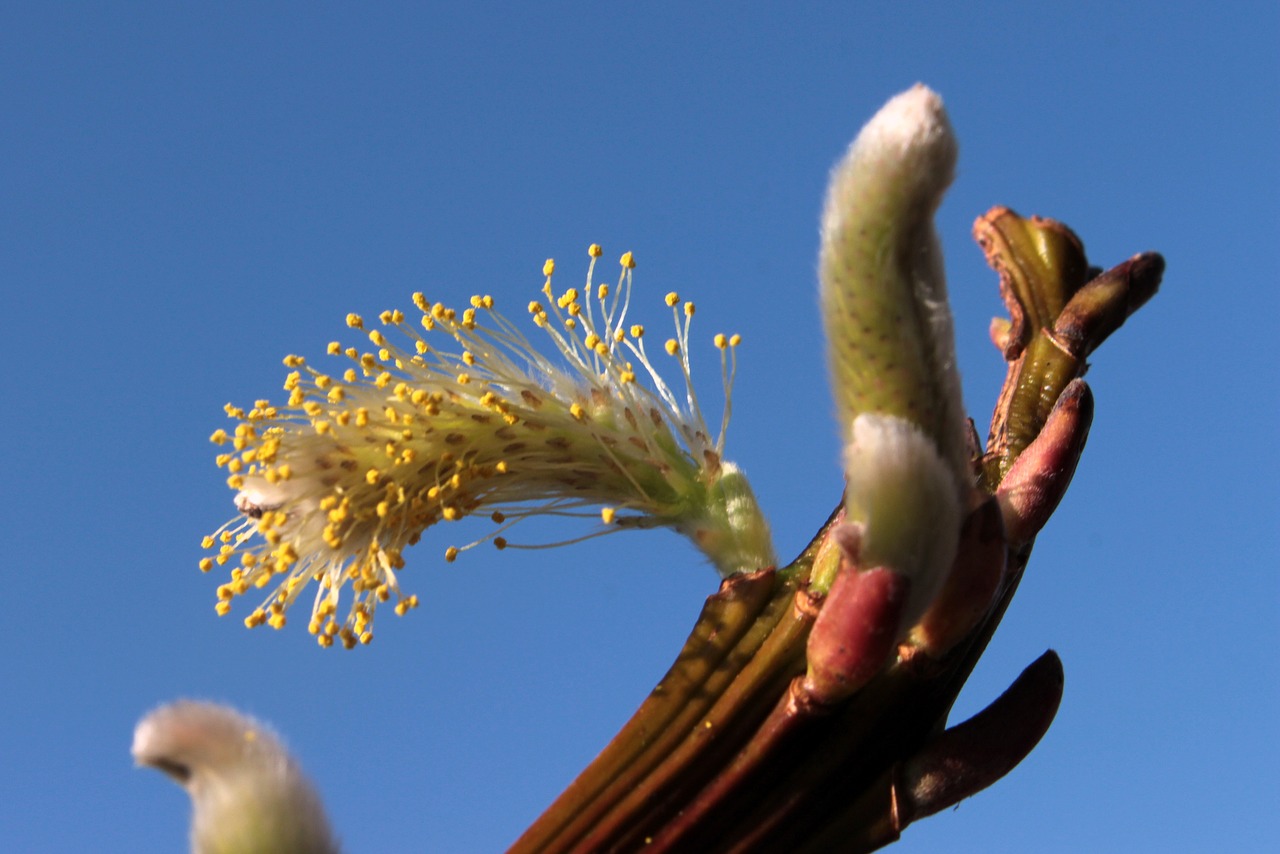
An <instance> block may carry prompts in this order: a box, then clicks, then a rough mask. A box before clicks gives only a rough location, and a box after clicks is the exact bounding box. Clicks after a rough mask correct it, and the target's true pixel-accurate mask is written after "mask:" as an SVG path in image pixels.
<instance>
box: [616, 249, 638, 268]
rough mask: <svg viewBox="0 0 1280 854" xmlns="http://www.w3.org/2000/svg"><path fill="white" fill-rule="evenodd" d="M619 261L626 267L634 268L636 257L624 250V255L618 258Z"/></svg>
mask: <svg viewBox="0 0 1280 854" xmlns="http://www.w3.org/2000/svg"><path fill="white" fill-rule="evenodd" d="M618 263H619V264H621V265H622V266H623V268H624V269H627V270H632V269H635V266H636V258H635V256H634V255H632V254H631V253H630V252H623V253H622V257H621V258H619V259H618Z"/></svg>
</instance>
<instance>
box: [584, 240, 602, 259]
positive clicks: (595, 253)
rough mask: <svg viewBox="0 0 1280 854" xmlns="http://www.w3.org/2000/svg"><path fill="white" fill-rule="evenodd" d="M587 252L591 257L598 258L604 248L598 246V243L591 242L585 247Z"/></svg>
mask: <svg viewBox="0 0 1280 854" xmlns="http://www.w3.org/2000/svg"><path fill="white" fill-rule="evenodd" d="M587 254H588V255H590V256H591V257H592V258H599V257H600V256H601V255H603V254H604V250H603V249H601V248H600V244H599V243H592V244H591V245H590V246H588V247H587Z"/></svg>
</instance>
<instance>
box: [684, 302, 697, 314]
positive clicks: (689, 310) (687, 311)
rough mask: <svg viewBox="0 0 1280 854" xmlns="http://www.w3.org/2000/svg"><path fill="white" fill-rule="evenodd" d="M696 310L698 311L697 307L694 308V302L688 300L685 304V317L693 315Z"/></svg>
mask: <svg viewBox="0 0 1280 854" xmlns="http://www.w3.org/2000/svg"><path fill="white" fill-rule="evenodd" d="M694 311H696V309H695V308H694V305H693V303H691V302H687V303H685V304H684V316H685V317H693V313H694Z"/></svg>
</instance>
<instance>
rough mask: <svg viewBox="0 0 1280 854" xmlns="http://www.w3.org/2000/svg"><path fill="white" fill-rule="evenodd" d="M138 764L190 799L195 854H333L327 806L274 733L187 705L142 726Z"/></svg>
mask: <svg viewBox="0 0 1280 854" xmlns="http://www.w3.org/2000/svg"><path fill="white" fill-rule="evenodd" d="M133 758H134V761H135V762H137V763H138V764H139V765H146V766H149V767H152V768H156V769H158V770H160V771H163V772H164V773H165V774H168V775H169V776H170V777H172V778H173V779H174V780H175V781H176V782H177V783H178V784H179V785H181V786H182V787H183V788H184V789H186V790H187V793H188V794H189V795H190V796H191V807H192V817H191V850H192V852H194V854H224V852H225V853H226V854H231V852H250V851H263V852H266V851H270V852H275V854H334V852H337V850H338V846H337V843H336V842H335V841H334V838H333V835H332V832H331V831H330V829H329V822H328V820H327V819H326V818H325V814H324V807H323V806H322V805H321V802H320V798H319V796H318V795H317V794H316V792H315V790H314V789H313V788H312V787H311V784H310V782H309V781H308V780H307V778H306V776H305V775H304V774H303V773H302V770H301V768H299V767H298V764H297V763H296V762H295V761H294V760H293V758H292V757H291V756H290V755H289V754H288V752H287V751H286V750H285V748H284V746H283V745H282V744H281V742H280V740H279V738H278V737H277V736H276V735H275V734H274V733H273V732H272V731H271V729H270V728H269V727H267V726H265V725H263V724H262V723H260V722H258V721H256V720H254V719H253V718H251V717H248V716H246V715H242V714H240V713H239V712H237V711H236V710H234V709H231V708H228V707H226V706H219V705H216V704H214V703H202V702H195V701H190V700H181V701H179V702H176V703H173V704H171V705H167V706H162V707H160V708H159V709H156V710H155V711H153V712H152V713H151V714H149V715H147V716H146V717H145V718H143V719H142V720H141V721H140V722H139V723H138V726H137V729H135V730H134V733H133Z"/></svg>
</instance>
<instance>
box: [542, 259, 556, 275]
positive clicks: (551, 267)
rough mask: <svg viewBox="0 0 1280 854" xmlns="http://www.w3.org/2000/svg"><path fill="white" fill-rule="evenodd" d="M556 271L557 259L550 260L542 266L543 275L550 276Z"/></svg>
mask: <svg viewBox="0 0 1280 854" xmlns="http://www.w3.org/2000/svg"><path fill="white" fill-rule="evenodd" d="M555 271H556V259H554V258H548V259H547V260H546V263H544V264H543V265H542V275H544V276H550V275H551V274H552V273H554V272H555Z"/></svg>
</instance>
